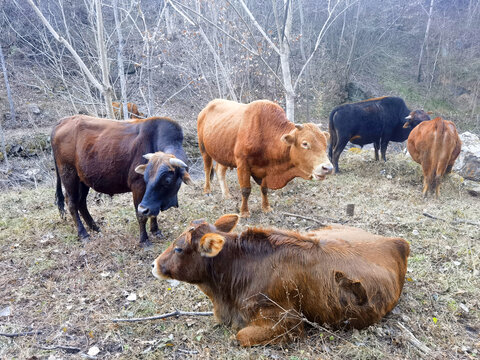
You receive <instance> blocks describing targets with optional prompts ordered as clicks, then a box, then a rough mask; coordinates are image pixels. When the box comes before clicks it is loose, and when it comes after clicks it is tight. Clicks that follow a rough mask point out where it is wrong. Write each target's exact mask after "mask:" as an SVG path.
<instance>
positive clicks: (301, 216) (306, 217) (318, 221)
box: [282, 212, 327, 226]
mask: <svg viewBox="0 0 480 360" xmlns="http://www.w3.org/2000/svg"><path fill="white" fill-rule="evenodd" d="M282 214H284V215H287V216H293V217H297V218H300V219H305V220H310V221H315V222H316V223H317V224H319V225H320V226H327V225H326V224H325V223H323V222H321V221H320V220H317V219H314V218H311V217H308V216H303V215H298V214H292V213H288V212H283V213H282Z"/></svg>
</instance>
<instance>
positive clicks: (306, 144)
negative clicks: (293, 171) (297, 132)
mask: <svg viewBox="0 0 480 360" xmlns="http://www.w3.org/2000/svg"><path fill="white" fill-rule="evenodd" d="M302 147H303V148H304V149H310V144H309V143H308V141H303V142H302Z"/></svg>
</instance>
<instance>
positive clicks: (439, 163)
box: [407, 117, 462, 197]
mask: <svg viewBox="0 0 480 360" xmlns="http://www.w3.org/2000/svg"><path fill="white" fill-rule="evenodd" d="M461 147H462V142H461V141H460V138H459V136H458V133H457V128H456V127H455V124H454V123H453V122H451V121H448V120H443V119H442V118H440V117H437V118H435V119H433V120H429V121H424V122H422V123H420V124H419V125H418V126H417V127H415V128H414V129H413V130H412V132H411V133H410V136H409V137H408V141H407V149H408V152H409V153H410V155H411V156H412V159H413V160H415V161H416V162H417V163H419V164H420V165H422V170H423V195H424V196H426V195H427V191H428V190H429V189H430V191H432V192H433V191H435V195H436V196H437V197H438V194H439V190H440V180H441V178H442V176H444V175H445V173H450V172H451V171H452V167H453V164H454V162H455V160H456V159H457V157H458V155H459V154H460V149H461Z"/></svg>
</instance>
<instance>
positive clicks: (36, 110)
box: [27, 104, 42, 115]
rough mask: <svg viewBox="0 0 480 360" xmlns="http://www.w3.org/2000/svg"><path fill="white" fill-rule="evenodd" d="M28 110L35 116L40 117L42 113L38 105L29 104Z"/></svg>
mask: <svg viewBox="0 0 480 360" xmlns="http://www.w3.org/2000/svg"><path fill="white" fill-rule="evenodd" d="M27 108H28V111H29V112H31V113H34V114H35V115H38V114H40V113H41V112H42V110H40V108H39V107H38V105H37V104H28V106H27Z"/></svg>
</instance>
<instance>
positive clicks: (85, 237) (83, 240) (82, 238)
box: [78, 234, 90, 244]
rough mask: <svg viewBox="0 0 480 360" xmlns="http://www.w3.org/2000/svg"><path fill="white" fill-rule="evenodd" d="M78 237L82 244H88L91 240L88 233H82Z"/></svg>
mask: <svg viewBox="0 0 480 360" xmlns="http://www.w3.org/2000/svg"><path fill="white" fill-rule="evenodd" d="M78 239H79V240H80V242H81V243H82V244H87V243H89V242H90V235H88V234H86V235H85V234H84V235H82V236H79V238H78Z"/></svg>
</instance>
